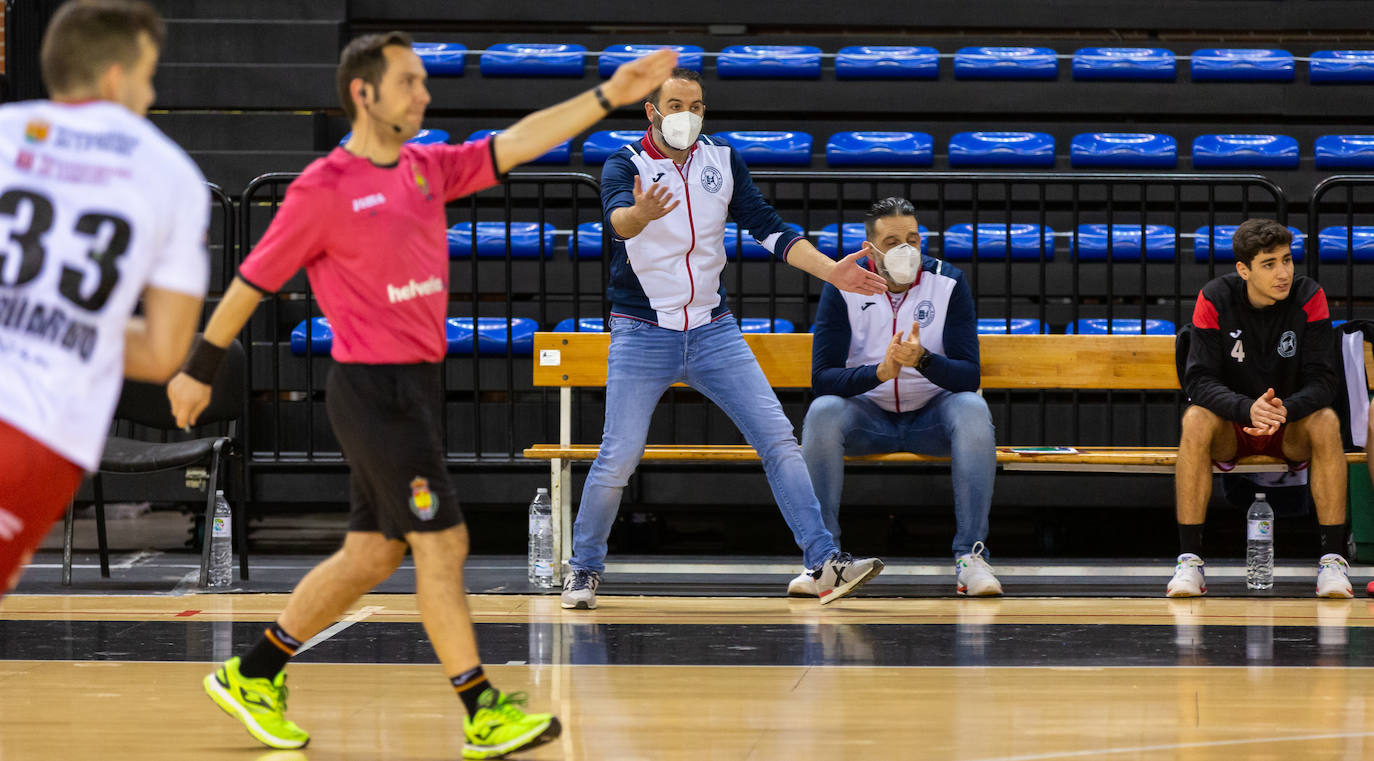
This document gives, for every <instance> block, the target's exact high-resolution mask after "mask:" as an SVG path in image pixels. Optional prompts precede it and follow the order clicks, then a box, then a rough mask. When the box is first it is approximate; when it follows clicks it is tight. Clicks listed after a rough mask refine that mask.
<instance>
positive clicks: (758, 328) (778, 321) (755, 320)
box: [739, 317, 796, 333]
mask: <svg viewBox="0 0 1374 761" xmlns="http://www.w3.org/2000/svg"><path fill="white" fill-rule="evenodd" d="M768 323H769V320H768V318H767V317H745V318H744V319H742V320H740V321H739V332H741V333H795V332H796V327H795V326H794V325H792V321H791V320H784V319H783V318H781V317H777V318H774V319H773V320H772V323H773V324H772V326H771V327H770V326H769V324H768Z"/></svg>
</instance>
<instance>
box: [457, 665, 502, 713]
mask: <svg viewBox="0 0 1374 761" xmlns="http://www.w3.org/2000/svg"><path fill="white" fill-rule="evenodd" d="M449 683H450V684H452V685H453V689H454V691H455V692H457V693H458V697H459V698H460V699H462V701H463V707H464V708H466V709H468V716H474V715H476V714H477V709H478V708H479V707H480V706H479V705H478V703H477V699H478V698H480V697H482V693H483V692H486V691H487V689H488V688H491V689H493V690H495V689H496V687H494V686H493V685H492V683H491V682H488V681H487V675H486V672H484V671H482V667H481V666H478V667H477V668H475V669H468V670H467V671H464V672H463V673H461V674H459V675H458V676H455V677H453V678H451V679H449Z"/></svg>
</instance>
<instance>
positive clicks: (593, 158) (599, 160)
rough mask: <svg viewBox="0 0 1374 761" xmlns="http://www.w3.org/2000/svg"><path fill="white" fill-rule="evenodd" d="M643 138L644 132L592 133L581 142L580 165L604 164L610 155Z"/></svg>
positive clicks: (613, 130) (634, 130)
mask: <svg viewBox="0 0 1374 761" xmlns="http://www.w3.org/2000/svg"><path fill="white" fill-rule="evenodd" d="M643 137H644V130H638V129H603V130H601V131H600V132H593V133H592V134H590V135H588V136H587V139H586V140H583V141H582V163H584V164H604V163H606V159H608V158H610V157H611V154H612V153H615V152H616V151H618V150H620V149H621V148H624V147H625V146H627V145H633V144H635V143H638V142H639V141H640V140H641V139H642V138H643Z"/></svg>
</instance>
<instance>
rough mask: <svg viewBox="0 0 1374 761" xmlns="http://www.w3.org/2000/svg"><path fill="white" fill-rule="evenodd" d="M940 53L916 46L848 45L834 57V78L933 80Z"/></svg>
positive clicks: (936, 76) (930, 48)
mask: <svg viewBox="0 0 1374 761" xmlns="http://www.w3.org/2000/svg"><path fill="white" fill-rule="evenodd" d="M939 76H940V53H939V51H937V50H936V49H935V48H932V47H925V46H916V45H851V46H850V47H846V48H840V52H838V53H836V54H835V78H836V79H937V78H939Z"/></svg>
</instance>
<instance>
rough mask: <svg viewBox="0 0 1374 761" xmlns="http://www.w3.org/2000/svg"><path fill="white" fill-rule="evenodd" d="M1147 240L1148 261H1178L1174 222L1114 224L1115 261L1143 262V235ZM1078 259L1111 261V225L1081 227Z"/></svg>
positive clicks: (1113, 255) (1112, 236)
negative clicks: (1108, 233) (1162, 223)
mask: <svg viewBox="0 0 1374 761" xmlns="http://www.w3.org/2000/svg"><path fill="white" fill-rule="evenodd" d="M1142 237H1143V238H1144V239H1145V260H1146V261H1151V262H1172V261H1173V260H1174V228H1173V227H1171V226H1170V225H1145V230H1144V233H1143V235H1142V232H1141V229H1140V225H1112V226H1111V254H1112V261H1114V262H1117V261H1140V243H1141V238H1142ZM1078 260H1079V261H1082V262H1102V261H1106V260H1107V225H1079V226H1078Z"/></svg>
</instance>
